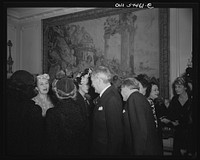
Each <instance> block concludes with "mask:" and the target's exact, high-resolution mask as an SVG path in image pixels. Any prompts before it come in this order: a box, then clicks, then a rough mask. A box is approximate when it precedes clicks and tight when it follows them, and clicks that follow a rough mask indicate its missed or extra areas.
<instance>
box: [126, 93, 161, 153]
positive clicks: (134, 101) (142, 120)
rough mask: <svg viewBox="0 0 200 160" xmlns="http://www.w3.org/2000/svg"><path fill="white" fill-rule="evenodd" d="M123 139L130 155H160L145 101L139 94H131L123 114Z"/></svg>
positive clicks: (154, 127) (157, 140)
mask: <svg viewBox="0 0 200 160" xmlns="http://www.w3.org/2000/svg"><path fill="white" fill-rule="evenodd" d="M124 121H125V134H126V135H125V139H126V145H127V146H128V147H127V148H128V150H129V151H130V152H131V153H129V154H132V155H162V146H161V145H160V143H159V139H158V134H157V131H156V126H155V122H154V117H153V113H152V110H151V107H150V104H149V102H148V101H147V99H146V98H145V97H144V96H143V95H142V94H140V93H139V92H134V93H132V94H131V95H130V96H129V98H128V100H127V103H126V106H125V112H124Z"/></svg>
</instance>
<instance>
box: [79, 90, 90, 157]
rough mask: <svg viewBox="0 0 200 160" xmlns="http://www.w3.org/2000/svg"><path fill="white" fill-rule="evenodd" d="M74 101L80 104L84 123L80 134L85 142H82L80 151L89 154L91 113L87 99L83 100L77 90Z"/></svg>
mask: <svg viewBox="0 0 200 160" xmlns="http://www.w3.org/2000/svg"><path fill="white" fill-rule="evenodd" d="M76 103H77V105H78V106H80V109H81V116H82V118H83V121H84V122H83V123H84V124H85V126H84V129H83V132H82V135H84V136H85V142H84V143H82V145H83V146H82V149H81V150H82V151H81V152H82V153H83V154H84V153H85V155H88V154H89V147H90V143H91V122H90V120H91V119H90V115H91V106H90V103H89V101H88V100H86V99H85V100H84V98H83V96H82V95H81V94H80V93H79V92H77V97H76Z"/></svg>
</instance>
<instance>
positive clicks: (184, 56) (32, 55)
mask: <svg viewBox="0 0 200 160" xmlns="http://www.w3.org/2000/svg"><path fill="white" fill-rule="evenodd" d="M53 16H57V15H56V14H54V15H53ZM41 19H42V18H38V19H37V18H36V19H34V20H29V21H24V22H20V21H17V20H15V21H13V20H11V19H9V18H8V23H7V28H8V30H7V31H8V32H7V37H8V40H11V41H12V43H13V47H12V49H11V50H12V58H13V61H14V64H13V72H14V71H16V70H19V69H24V70H27V71H29V72H31V73H33V74H36V73H42V28H41V26H42V23H41ZM191 52H192V9H187V8H184V9H183V8H182V9H178V8H173V9H170V84H169V87H170V92H171V84H172V82H173V81H174V79H175V78H176V77H177V76H180V75H181V74H182V73H183V72H184V71H185V68H186V67H187V62H188V58H190V57H191ZM171 95H172V94H171Z"/></svg>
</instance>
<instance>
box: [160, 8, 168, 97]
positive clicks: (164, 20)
mask: <svg viewBox="0 0 200 160" xmlns="http://www.w3.org/2000/svg"><path fill="white" fill-rule="evenodd" d="M159 24H160V65H159V67H160V68H159V69H160V71H159V74H160V94H161V95H162V97H163V98H166V99H168V98H169V87H170V86H169V73H170V72H169V69H170V53H169V52H170V49H169V9H167V8H161V9H160V10H159Z"/></svg>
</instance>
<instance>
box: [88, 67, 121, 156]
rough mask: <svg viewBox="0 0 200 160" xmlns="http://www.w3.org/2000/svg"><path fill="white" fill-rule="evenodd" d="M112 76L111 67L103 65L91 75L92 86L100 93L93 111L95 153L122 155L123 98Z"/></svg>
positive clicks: (93, 145)
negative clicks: (113, 84)
mask: <svg viewBox="0 0 200 160" xmlns="http://www.w3.org/2000/svg"><path fill="white" fill-rule="evenodd" d="M111 78H112V76H111V73H110V71H109V69H108V68H106V67H103V66H99V67H97V68H96V69H94V70H93V72H92V75H91V80H92V86H93V87H94V89H95V92H96V93H99V94H100V95H99V97H98V101H97V104H96V106H95V108H94V111H93V143H92V151H91V153H92V154H93V155H120V154H121V151H122V143H123V126H122V123H123V119H122V99H121V97H120V94H119V92H118V91H117V90H116V88H115V87H114V86H112V85H111V83H110V80H111Z"/></svg>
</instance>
